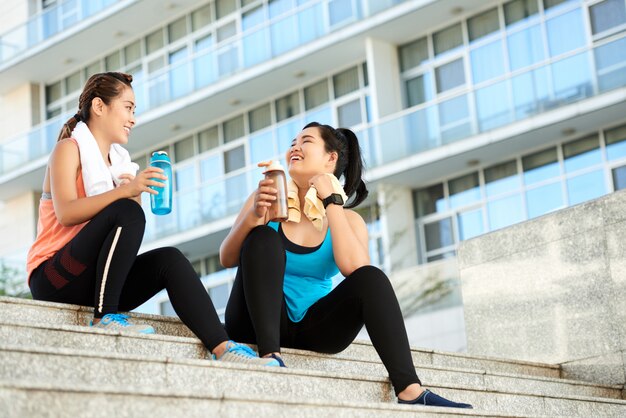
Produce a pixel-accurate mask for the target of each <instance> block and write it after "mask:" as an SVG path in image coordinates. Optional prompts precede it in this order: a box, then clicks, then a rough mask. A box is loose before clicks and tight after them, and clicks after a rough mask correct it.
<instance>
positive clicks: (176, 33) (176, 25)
mask: <svg viewBox="0 0 626 418" xmlns="http://www.w3.org/2000/svg"><path fill="white" fill-rule="evenodd" d="M167 35H168V40H169V42H170V43H172V42H176V41H177V40H179V39H182V38H184V37H185V35H187V16H183V17H181V18H180V19H178V20H175V21H174V22H172V23H170V24H169V25H167Z"/></svg>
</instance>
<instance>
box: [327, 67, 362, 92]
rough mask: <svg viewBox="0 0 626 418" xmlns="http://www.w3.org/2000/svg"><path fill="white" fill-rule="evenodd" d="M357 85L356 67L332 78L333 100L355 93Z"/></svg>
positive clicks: (357, 73) (357, 72) (357, 74)
mask: <svg viewBox="0 0 626 418" xmlns="http://www.w3.org/2000/svg"><path fill="white" fill-rule="evenodd" d="M359 85H360V83H359V71H358V67H354V68H350V69H349V70H346V71H343V72H341V73H339V74H337V75H334V76H333V86H334V89H335V98H337V97H341V96H343V95H346V94H348V93H352V92H353V91H357V90H358V89H359Z"/></svg>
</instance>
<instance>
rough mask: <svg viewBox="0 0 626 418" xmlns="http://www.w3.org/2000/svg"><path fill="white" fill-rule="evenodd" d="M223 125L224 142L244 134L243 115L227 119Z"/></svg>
mask: <svg viewBox="0 0 626 418" xmlns="http://www.w3.org/2000/svg"><path fill="white" fill-rule="evenodd" d="M223 127H224V143H228V142H231V141H234V140H235V139H239V138H241V137H242V136H244V134H245V129H244V125H243V115H239V116H236V117H234V118H232V119H229V120H227V121H226V122H224V124H223Z"/></svg>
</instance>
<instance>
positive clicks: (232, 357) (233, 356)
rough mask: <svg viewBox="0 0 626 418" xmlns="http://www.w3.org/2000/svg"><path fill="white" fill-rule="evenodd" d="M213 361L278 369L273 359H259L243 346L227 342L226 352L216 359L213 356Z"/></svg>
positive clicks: (254, 353)
mask: <svg viewBox="0 0 626 418" xmlns="http://www.w3.org/2000/svg"><path fill="white" fill-rule="evenodd" d="M213 359H214V360H217V361H227V362H229V363H239V364H250V365H256V366H272V367H278V366H280V364H278V362H277V361H276V360H274V359H273V358H260V357H259V356H258V355H257V353H256V352H255V351H254V350H253V349H251V348H250V347H248V346H247V345H244V344H238V343H236V342H234V341H228V343H227V344H226V351H224V353H223V354H222V355H221V356H220V357H219V358H218V357H216V356H215V354H213Z"/></svg>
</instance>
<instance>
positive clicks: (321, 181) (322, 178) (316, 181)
mask: <svg viewBox="0 0 626 418" xmlns="http://www.w3.org/2000/svg"><path fill="white" fill-rule="evenodd" d="M309 185H311V186H313V187H315V190H316V191H317V197H319V198H320V199H322V200H324V199H326V198H327V197H328V196H330V195H331V194H332V193H333V192H334V191H335V190H334V189H333V183H332V181H331V178H330V177H329V176H327V175H326V174H318V175H316V176H313V177H311V179H310V180H309Z"/></svg>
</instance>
